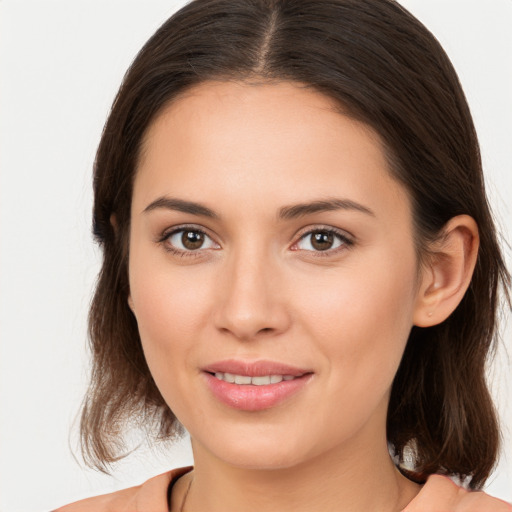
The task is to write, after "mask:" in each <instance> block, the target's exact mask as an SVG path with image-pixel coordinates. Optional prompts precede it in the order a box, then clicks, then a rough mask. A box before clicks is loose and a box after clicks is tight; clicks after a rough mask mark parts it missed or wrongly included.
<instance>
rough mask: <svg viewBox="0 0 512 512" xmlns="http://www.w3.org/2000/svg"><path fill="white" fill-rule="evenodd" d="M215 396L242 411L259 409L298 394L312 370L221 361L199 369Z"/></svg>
mask: <svg viewBox="0 0 512 512" xmlns="http://www.w3.org/2000/svg"><path fill="white" fill-rule="evenodd" d="M202 374H203V375H204V377H205V379H206V384H207V387H208V388H209V390H210V392H211V393H212V395H213V396H214V398H215V399H216V400H217V401H219V402H220V403H222V404H223V405H227V406H229V407H230V408H233V409H238V410H241V411H262V410H265V409H271V408H273V407H275V406H277V405H280V404H282V403H283V402H285V401H287V400H288V399H290V398H292V397H294V396H297V395H298V394H300V392H301V391H303V390H304V388H305V387H306V384H307V383H308V382H310V381H311V378H312V377H313V372H312V371H310V370H305V369H300V368H297V367H293V366H289V365H285V364H281V363H276V362H272V361H257V362H243V361H235V360H229V361H222V362H218V363H215V364H212V365H209V366H208V367H206V368H204V369H203V371H202Z"/></svg>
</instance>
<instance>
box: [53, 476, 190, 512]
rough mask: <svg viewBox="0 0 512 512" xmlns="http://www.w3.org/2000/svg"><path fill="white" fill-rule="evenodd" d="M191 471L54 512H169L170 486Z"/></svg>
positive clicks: (161, 478) (150, 481) (157, 479)
mask: <svg viewBox="0 0 512 512" xmlns="http://www.w3.org/2000/svg"><path fill="white" fill-rule="evenodd" d="M191 469H192V467H184V468H178V469H174V470H172V471H167V472H166V473H162V474H161V475H157V476H155V477H153V478H150V479H149V480H147V481H146V482H144V483H143V484H142V485H137V486H135V487H129V488H128V489H123V490H121V491H116V492H112V493H109V494H103V495H101V496H95V497H93V498H87V499H85V500H80V501H76V502H75V503H71V504H69V505H66V506H64V507H61V508H59V509H57V510H55V511H54V512H167V511H168V510H169V507H168V501H167V500H168V498H167V491H168V489H169V485H170V484H171V483H172V482H173V480H174V481H175V480H177V479H178V478H179V477H180V476H182V475H184V474H185V473H188V472H189V471H190V470H191Z"/></svg>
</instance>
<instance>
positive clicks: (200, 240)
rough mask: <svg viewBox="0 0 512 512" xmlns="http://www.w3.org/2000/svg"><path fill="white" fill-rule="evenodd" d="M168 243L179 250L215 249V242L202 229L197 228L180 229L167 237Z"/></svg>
mask: <svg viewBox="0 0 512 512" xmlns="http://www.w3.org/2000/svg"><path fill="white" fill-rule="evenodd" d="M167 241H168V243H169V244H170V245H171V246H172V247H174V248H175V249H178V250H180V251H196V250H198V249H215V248H217V247H218V246H217V244H216V243H215V242H214V241H213V240H212V239H211V238H210V237H209V236H208V235H207V234H206V233H203V232H202V231H199V230H197V229H180V230H179V231H174V233H171V234H170V235H169V236H168V237H167Z"/></svg>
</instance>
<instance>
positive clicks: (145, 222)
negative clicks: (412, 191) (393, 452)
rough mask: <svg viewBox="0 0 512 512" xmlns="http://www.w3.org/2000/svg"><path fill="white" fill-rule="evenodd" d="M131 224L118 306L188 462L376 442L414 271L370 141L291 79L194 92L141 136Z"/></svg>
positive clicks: (401, 205) (398, 206)
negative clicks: (125, 311) (191, 455)
mask: <svg viewBox="0 0 512 512" xmlns="http://www.w3.org/2000/svg"><path fill="white" fill-rule="evenodd" d="M130 230H131V231H130V248H129V250H130V256H129V280H130V290H131V294H130V306H131V308H132V310H133V312H134V314H135V316H136V318H137V322H138V326H139V331H140V336H141V339H142V344H143V349H144V352H145V356H146V358H147V361H148V364H149V368H150V370H151V373H152V375H153V377H154V379H155V382H156V384H157V386H158V388H159V389H160V391H161V393H162V395H163V397H164V399H165V400H166V402H167V404H168V405H169V407H170V408H171V409H172V410H173V412H174V413H175V414H176V416H177V417H178V419H179V420H180V421H181V422H182V424H183V425H184V426H185V427H186V428H187V430H188V431H189V432H190V435H191V438H192V440H193V446H194V451H195V452H196V451H197V453H203V454H208V455H209V456H211V457H214V458H217V459H220V460H223V461H226V462H228V463H230V464H234V465H237V466H243V467H251V468H277V467H281V468H282V467H290V466H293V465H296V464H300V463H301V462H304V461H307V460H311V459H312V458H314V457H318V456H322V455H325V454H336V453H337V454H340V456H341V454H344V453H345V454H346V453H347V450H349V449H354V447H359V448H361V447H363V446H365V447H366V449H371V447H372V446H374V445H375V443H380V445H382V444H383V443H385V420H386V408H387V403H388V398H389V391H390V387H391V384H392V380H393V377H394V375H395V373H396V370H397V367H398V365H399V362H400V359H401V356H402V353H403V350H404V348H405V344H406V341H407V337H408V335H409V332H410V329H411V326H412V323H413V316H414V312H415V308H416V307H417V305H416V304H417V298H416V295H417V288H418V287H417V272H418V264H417V261H416V256H415V248H414V243H413V228H412V214H411V207H410V202H409V198H408V195H407V193H406V191H405V190H404V188H403V187H402V186H401V185H400V184H399V183H398V182H397V181H395V180H394V179H393V178H392V177H391V176H390V174H389V171H388V167H387V163H386V159H385V156H384V152H383V149H382V147H381V143H380V141H379V138H378V136H377V135H376V134H375V133H374V132H372V131H371V130H370V129H369V128H367V127H365V126H364V125H362V124H360V123H358V122H356V121H354V120H352V119H350V118H348V117H345V116H343V115H341V114H340V113H336V112H334V109H333V104H332V102H331V101H330V100H329V99H328V98H326V97H325V96H323V95H321V94H319V93H317V92H314V91H312V90H308V89H305V88H301V87H300V86H298V85H297V84H292V83H279V84H272V85H270V84H269V85H257V86H255V85H247V84H242V83H233V82H217V83H204V84H201V85H200V86H196V87H195V88H194V89H192V90H191V91H189V92H188V93H187V94H186V95H185V96H183V97H181V98H180V99H178V100H176V101H175V102H174V103H172V104H171V105H169V106H168V107H167V108H166V109H165V110H164V111H163V112H162V113H161V114H160V115H159V116H158V118H157V119H156V120H155V122H154V123H153V124H152V125H151V127H150V129H149V130H148V132H147V135H146V138H145V141H144V146H143V152H142V157H141V161H140V164H139V167H138V169H137V174H136V178H135V182H134V191H133V202H132V217H131V228H130ZM233 380H234V381H235V382H233ZM349 447H350V448H349ZM197 453H195V455H196V456H197Z"/></svg>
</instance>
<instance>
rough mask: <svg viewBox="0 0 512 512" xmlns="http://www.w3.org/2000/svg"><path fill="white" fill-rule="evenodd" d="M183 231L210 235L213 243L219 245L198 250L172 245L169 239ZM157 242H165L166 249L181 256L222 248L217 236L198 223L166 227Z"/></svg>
mask: <svg viewBox="0 0 512 512" xmlns="http://www.w3.org/2000/svg"><path fill="white" fill-rule="evenodd" d="M181 231H195V232H197V233H202V234H203V235H204V236H205V237H208V238H209V239H210V240H211V241H212V242H213V244H215V245H216V246H217V247H215V248H205V249H203V248H199V249H196V250H190V249H189V250H187V249H180V248H178V247H175V246H172V245H171V244H169V243H167V242H168V241H169V238H170V237H171V236H172V235H175V234H176V233H180V232H181ZM156 242H157V243H160V244H163V245H164V247H165V249H166V250H167V251H169V252H172V253H174V254H179V255H181V256H199V254H200V253H201V252H204V251H208V250H212V249H213V250H217V249H220V244H219V243H218V242H217V241H216V240H215V237H213V236H212V235H211V234H210V233H209V232H208V230H207V229H205V228H204V227H203V226H198V225H197V224H179V225H177V226H172V227H169V228H166V229H165V230H164V231H163V232H162V233H161V234H160V235H159V236H158V238H157V240H156Z"/></svg>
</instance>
